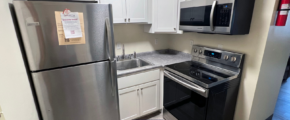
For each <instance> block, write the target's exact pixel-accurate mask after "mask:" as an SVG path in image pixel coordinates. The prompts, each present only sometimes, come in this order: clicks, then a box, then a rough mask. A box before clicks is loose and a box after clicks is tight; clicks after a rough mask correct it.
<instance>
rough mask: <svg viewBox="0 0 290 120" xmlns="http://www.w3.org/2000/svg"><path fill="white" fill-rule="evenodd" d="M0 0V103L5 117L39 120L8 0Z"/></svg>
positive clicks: (9, 118) (9, 119) (13, 119)
mask: <svg viewBox="0 0 290 120" xmlns="http://www.w3.org/2000/svg"><path fill="white" fill-rule="evenodd" d="M10 1H11V0H0V15H1V19H0V22H1V24H0V41H1V44H0V63H1V64H0V73H1V75H0V105H1V107H2V110H3V112H4V116H5V118H6V120H38V116H37V112H36V108H35V105H34V101H33V97H32V93H31V89H30V85H29V81H28V78H27V75H26V71H25V66H24V63H23V60H22V56H21V52H20V48H19V45H18V40H17V38H16V34H15V30H14V26H13V22H12V18H11V15H10V10H9V7H8V2H10Z"/></svg>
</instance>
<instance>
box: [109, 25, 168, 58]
mask: <svg viewBox="0 0 290 120" xmlns="http://www.w3.org/2000/svg"><path fill="white" fill-rule="evenodd" d="M114 30H115V31H114V32H115V43H116V44H118V43H120V44H125V53H126V54H133V53H134V51H136V52H137V53H140V52H147V51H154V50H160V49H167V48H168V45H169V44H168V43H169V37H168V35H157V34H149V33H145V32H144V27H143V25H141V24H140V25H139V24H115V25H114ZM155 39H157V41H158V42H157V44H155ZM121 54H122V49H119V50H117V49H116V55H121Z"/></svg>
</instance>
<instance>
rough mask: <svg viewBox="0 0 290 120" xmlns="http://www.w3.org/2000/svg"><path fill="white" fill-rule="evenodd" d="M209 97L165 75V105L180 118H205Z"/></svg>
mask: <svg viewBox="0 0 290 120" xmlns="http://www.w3.org/2000/svg"><path fill="white" fill-rule="evenodd" d="M207 101H208V99H207V98H205V97H203V96H201V95H199V94H197V93H195V92H194V91H191V90H189V89H187V88H186V87H183V86H182V85H180V84H179V83H176V82H175V81H173V80H171V79H169V78H167V77H164V103H163V105H164V107H165V108H166V110H167V111H169V112H170V113H171V114H172V115H173V116H174V117H175V118H177V119H179V120H193V119H194V120H205V118H206V106H207Z"/></svg>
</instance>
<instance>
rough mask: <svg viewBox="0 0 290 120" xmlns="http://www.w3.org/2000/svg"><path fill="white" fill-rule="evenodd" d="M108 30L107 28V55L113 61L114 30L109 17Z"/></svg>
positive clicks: (107, 19) (107, 20) (107, 21)
mask: <svg viewBox="0 0 290 120" xmlns="http://www.w3.org/2000/svg"><path fill="white" fill-rule="evenodd" d="M106 30H107V55H108V57H109V60H110V61H112V58H114V56H113V54H114V53H113V48H112V46H113V45H112V30H111V23H110V20H109V18H106Z"/></svg>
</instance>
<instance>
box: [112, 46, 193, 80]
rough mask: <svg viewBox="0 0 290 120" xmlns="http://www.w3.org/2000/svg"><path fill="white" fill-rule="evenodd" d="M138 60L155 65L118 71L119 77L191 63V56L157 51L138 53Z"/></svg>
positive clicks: (172, 51) (168, 50)
mask: <svg viewBox="0 0 290 120" xmlns="http://www.w3.org/2000/svg"><path fill="white" fill-rule="evenodd" d="M137 58H138V59H141V60H144V61H147V62H149V63H151V64H153V65H150V66H145V67H141V68H135V69H130V70H122V71H117V75H118V77H122V76H126V75H128V74H134V73H137V72H141V71H146V70H150V69H155V68H160V67H163V66H166V65H170V64H175V63H180V62H185V61H190V60H191V55H190V54H188V53H184V52H180V51H176V50H171V49H166V50H157V51H153V52H144V53H138V54H137Z"/></svg>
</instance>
